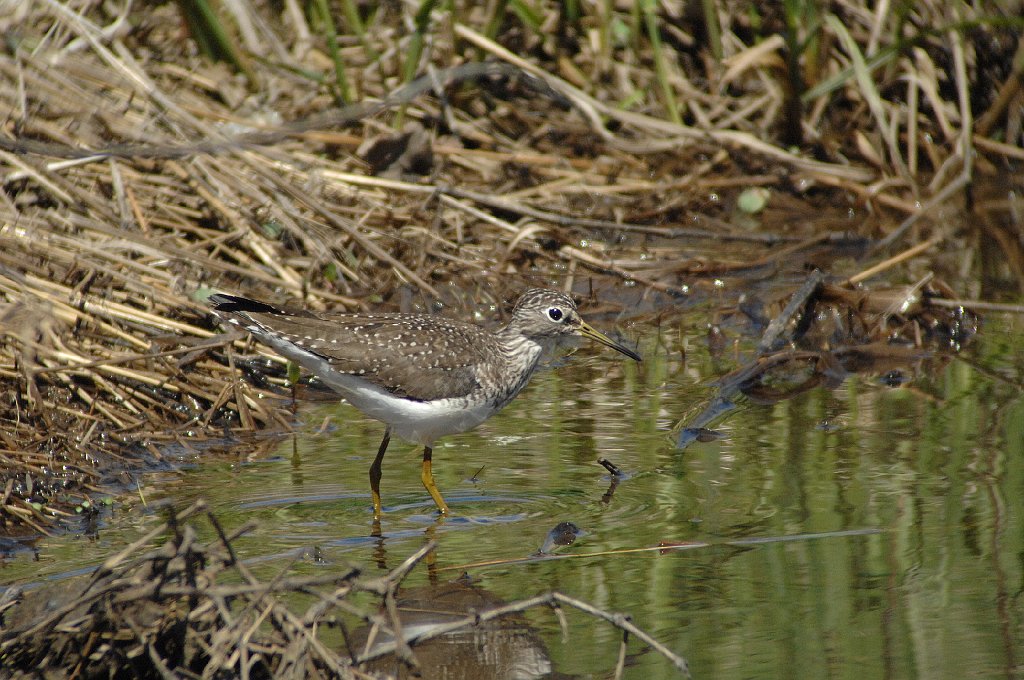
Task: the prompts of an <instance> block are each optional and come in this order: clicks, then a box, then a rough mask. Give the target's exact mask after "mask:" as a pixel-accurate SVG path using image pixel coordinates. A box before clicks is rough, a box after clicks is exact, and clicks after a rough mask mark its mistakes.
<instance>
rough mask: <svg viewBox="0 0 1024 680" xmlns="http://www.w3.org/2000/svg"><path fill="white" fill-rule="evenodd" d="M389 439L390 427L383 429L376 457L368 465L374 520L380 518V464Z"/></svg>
mask: <svg viewBox="0 0 1024 680" xmlns="http://www.w3.org/2000/svg"><path fill="white" fill-rule="evenodd" d="M390 441H391V428H390V427H388V428H385V429H384V441H382V442H381V443H380V448H379V449H377V457H376V458H374V459H373V463H372V464H371V465H370V495H371V496H373V518H374V519H376V520H379V519H380V516H381V507H380V476H381V472H380V464H381V463H382V462H383V461H384V452H385V451H387V450H388V442H390Z"/></svg>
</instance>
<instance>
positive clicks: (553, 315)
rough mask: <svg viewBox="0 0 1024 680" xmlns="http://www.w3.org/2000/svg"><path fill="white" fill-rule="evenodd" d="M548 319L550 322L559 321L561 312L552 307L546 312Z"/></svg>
mask: <svg viewBox="0 0 1024 680" xmlns="http://www.w3.org/2000/svg"><path fill="white" fill-rule="evenodd" d="M548 318H550V319H551V320H552V321H561V320H562V310H561V309H559V308H558V307H552V308H551V309H549V310H548Z"/></svg>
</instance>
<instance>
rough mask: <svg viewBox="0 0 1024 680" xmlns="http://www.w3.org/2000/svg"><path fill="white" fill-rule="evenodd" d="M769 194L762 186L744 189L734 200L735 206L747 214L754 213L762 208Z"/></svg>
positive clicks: (766, 202)
mask: <svg viewBox="0 0 1024 680" xmlns="http://www.w3.org/2000/svg"><path fill="white" fill-rule="evenodd" d="M769 196H771V192H770V191H769V190H768V189H765V188H764V187H751V188H749V189H744V190H743V193H741V194H740V197H739V199H737V201H736V207H738V208H739V209H740V210H741V211H743V212H745V213H747V214H748V215H756V214H757V213H759V212H761V211H762V210H764V207H765V206H766V205H767V204H768V197H769Z"/></svg>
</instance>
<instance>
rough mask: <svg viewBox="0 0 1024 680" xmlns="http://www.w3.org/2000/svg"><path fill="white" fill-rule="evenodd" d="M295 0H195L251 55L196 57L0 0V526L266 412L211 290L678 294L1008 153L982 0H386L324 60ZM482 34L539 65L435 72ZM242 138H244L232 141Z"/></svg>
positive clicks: (408, 302)
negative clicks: (499, 13)
mask: <svg viewBox="0 0 1024 680" xmlns="http://www.w3.org/2000/svg"><path fill="white" fill-rule="evenodd" d="M299 5H300V3H298V2H295V1H294V0H287V1H286V2H284V3H280V4H277V3H275V4H274V6H275V7H281V8H283V11H282V14H281V15H275V14H274V13H273V12H272V10H271V8H270V5H269V4H263V3H258V2H252V3H250V2H232V3H224V4H223V6H222V9H223V13H224V15H223V17H222V19H223V21H224V24H225V26H227V32H228V35H229V36H230V37H232V40H233V42H234V45H235V48H236V49H235V52H236V54H235V56H236V58H237V59H236V63H238V66H239V68H240V69H241V71H240V72H242V73H247V74H248V76H246V75H239V73H240V72H237V71H232V70H231V69H230V68H229V67H228V66H226V65H224V64H223V63H213V62H211V61H209V60H208V59H206V58H204V57H202V56H201V55H199V54H198V53H197V52H196V48H195V46H194V45H195V43H194V42H193V41H192V40H191V39H190V37H189V35H188V34H187V32H186V30H185V28H184V24H183V23H182V21H181V19H180V14H179V10H178V8H177V7H176V6H175V5H171V4H168V5H161V6H151V5H149V4H146V3H136V4H135V6H133V8H132V9H131V11H130V13H123V14H122V13H121V12H122V11H124V12H128V10H121V9H120V8H121V7H123V6H122V5H120V4H118V3H105V4H102V5H100V4H93V3H88V4H86V9H84V10H83V9H81V8H82V7H83V5H82V3H65V2H59V1H58V0H25V1H22V2H15V1H12V0H0V28H2V30H3V31H4V34H5V35H6V36H7V39H8V46H9V49H8V51H7V52H6V53H5V54H4V55H3V56H2V57H0V107H2V110H3V112H4V116H5V118H4V125H3V130H2V133H0V136H2V142H0V148H2V149H6V150H0V183H2V186H3V191H2V192H0V199H2V200H0V333H2V336H0V337H2V346H0V379H2V381H3V386H4V389H3V392H2V394H3V403H2V404H0V456H2V457H3V458H2V460H3V465H2V466H0V475H2V477H0V484H3V495H2V499H0V521H2V525H0V531H6V532H8V533H14V534H16V533H18V532H21V531H24V529H25V527H26V526H28V527H30V528H31V529H33V530H39V531H42V530H44V529H45V528H46V526H47V525H49V524H50V523H52V521H53V520H54V518H55V517H62V516H65V515H73V514H74V513H75V509H76V508H80V507H81V505H80V504H81V502H82V500H83V499H84V498H85V497H86V495H87V494H88V493H89V492H90V491H91V490H92V489H93V488H94V486H95V485H96V483H97V482H98V480H99V479H100V477H101V475H102V474H103V473H104V471H105V470H110V469H119V468H121V467H124V466H126V465H127V466H130V465H132V464H144V461H145V460H146V456H155V457H159V455H160V449H161V443H162V442H168V441H186V440H192V441H194V440H195V438H202V437H210V436H220V435H221V434H222V433H223V429H222V428H224V427H230V428H233V430H234V431H236V432H237V431H239V430H253V429H263V428H268V427H270V428H275V427H281V428H284V427H287V426H288V422H289V419H288V413H287V411H286V410H285V409H284V406H286V404H285V403H284V402H274V401H271V402H269V403H268V402H267V400H260V399H256V398H254V394H255V392H256V391H257V389H258V388H257V387H254V386H252V385H251V384H249V383H242V382H239V381H238V380H236V375H237V373H236V372H235V371H234V370H233V366H232V365H233V363H234V354H233V352H232V351H231V350H230V349H229V347H230V343H231V342H233V341H239V339H238V338H233V337H226V336H222V335H216V336H215V335H214V331H213V328H212V326H211V324H210V321H209V319H208V318H207V315H206V314H205V311H204V305H203V304H202V301H201V298H202V296H203V293H204V292H206V291H208V290H210V289H222V290H228V291H237V292H244V293H246V294H252V295H255V296H257V297H264V298H268V299H270V300H276V301H280V300H283V299H290V300H292V301H294V300H296V299H297V300H300V301H301V302H302V303H304V304H306V305H308V306H311V307H316V308H324V307H328V306H331V307H337V306H345V307H349V308H353V307H358V306H371V305H383V306H387V307H390V308H403V309H437V308H439V307H441V306H445V307H448V308H450V309H452V312H451V313H453V314H460V313H466V310H467V308H468V307H470V306H477V305H484V306H486V305H488V304H490V305H494V306H495V307H498V308H500V306H501V302H502V300H504V299H507V298H508V297H510V296H511V295H512V293H513V292H514V290H516V289H518V288H520V287H522V286H524V285H526V284H528V283H544V284H548V285H556V286H559V287H563V288H565V289H575V290H577V291H594V290H602V289H606V288H607V287H608V286H610V285H613V284H615V283H616V282H621V281H627V282H629V284H630V286H631V288H629V291H631V292H630V293H629V295H632V296H633V300H631V302H635V301H636V299H638V298H639V297H641V296H645V295H655V294H664V295H669V296H678V295H682V294H684V292H683V291H684V290H686V291H689V294H693V293H694V291H698V292H699V290H701V289H702V287H703V286H705V285H706V286H707V287H711V286H712V284H711V283H710V280H709V279H706V278H702V277H711V276H724V275H730V274H734V275H740V274H742V272H744V271H749V270H750V269H751V268H752V267H760V268H768V269H772V268H775V269H782V268H784V267H792V266H794V264H796V265H797V266H799V264H800V263H801V262H802V260H801V258H802V257H803V256H806V255H807V254H808V253H815V254H817V256H818V257H819V260H820V259H821V258H822V257H825V256H824V255H822V253H827V252H828V250H829V249H830V247H831V245H833V244H834V243H836V242H837V241H842V242H849V241H851V240H853V241H858V240H860V241H862V242H863V244H864V245H867V246H869V247H874V248H878V249H885V248H889V247H891V246H901V245H903V246H905V245H907V243H906V242H907V241H909V242H911V243H913V242H917V241H920V240H923V239H922V236H924V235H929V236H935V237H936V238H935V240H934V241H933V242H932V243H933V245H937V244H938V243H940V242H942V240H943V239H951V238H954V237H955V236H956V232H955V230H954V229H953V226H954V224H955V223H953V222H951V221H950V220H948V219H943V220H941V221H939V220H936V221H935V222H931V221H930V219H931V218H932V217H933V216H935V215H938V214H940V213H939V212H938V210H940V209H942V210H948V206H950V205H954V206H955V205H958V204H960V203H962V202H963V198H964V197H965V196H966V195H967V190H968V189H969V188H970V187H971V186H972V185H971V182H972V180H976V178H977V177H978V176H979V175H981V174H986V173H988V174H991V173H994V172H996V171H997V170H998V169H1000V168H1002V167H1005V165H1006V164H1008V163H1011V162H1017V161H1019V160H1020V159H1021V156H1022V155H1024V154H1022V152H1021V150H1020V147H1019V141H1020V138H1021V132H1022V130H1021V119H1020V118H1021V107H1020V105H1019V101H1020V96H1021V95H1020V93H1019V91H1017V90H1015V89H1014V84H1015V83H1018V82H1019V78H1018V74H1019V70H1020V65H1019V64H1018V63H1017V62H1019V61H1020V60H1019V59H1016V61H1015V59H1014V55H1015V54H1016V52H1017V32H1016V28H1017V25H1016V24H1014V23H1013V22H1012V21H1011V20H1009V19H1006V18H1004V17H1006V16H1008V13H1004V11H1003V10H1002V8H1001V6H1000V5H998V4H996V3H982V4H980V5H978V4H975V5H971V6H968V5H966V4H963V5H961V4H952V5H950V4H948V3H913V4H912V5H906V4H904V5H891V4H886V3H882V4H879V5H877V7H878V9H877V10H875V9H873V6H871V5H868V4H867V3H862V4H859V3H856V2H843V3H835V4H832V5H829V6H828V7H827V8H825V9H820V10H814V8H808V9H807V10H806V11H807V13H806V14H805V15H801V16H798V17H784V16H781V15H779V16H776V15H772V14H766V15H764V16H761V17H759V18H758V21H757V22H754V21H753V18H752V17H751V15H750V14H749V12H747V9H746V5H743V6H742V7H740V6H739V5H737V6H736V7H733V6H732V5H730V4H729V3H722V4H720V5H718V6H717V17H716V21H714V22H709V21H708V17H703V18H702V17H692V16H688V15H676V14H675V13H674V10H672V9H671V5H670V4H666V5H664V6H660V5H659V6H657V7H655V10H656V11H654V12H653V13H648V14H643V13H642V12H640V10H639V9H637V8H639V7H641V6H644V7H646V4H643V3H641V4H640V5H637V6H636V7H634V6H632V5H628V4H616V3H580V7H581V8H582V13H581V15H580V16H578V17H567V16H566V15H565V14H564V12H563V10H564V9H565V8H566V7H567V6H568V5H558V4H553V3H543V4H538V5H537V6H536V9H537V22H536V25H535V26H534V25H533V24H531V23H530V22H529V21H527V19H526V18H524V17H522V16H516V15H514V14H513V13H512V12H511V10H510V13H509V14H507V15H506V16H505V17H504V19H500V20H496V19H495V17H493V16H490V15H487V14H486V13H485V12H484V10H483V9H482V8H480V7H478V6H477V5H476V4H474V3H467V4H466V5H457V6H456V9H455V10H454V11H453V12H446V11H441V10H437V11H435V12H433V13H432V14H430V15H429V16H428V17H427V19H429V21H427V22H426V23H423V22H422V21H421V22H420V23H419V24H416V22H415V21H413V19H414V16H413V14H414V11H415V10H414V8H412V6H411V5H409V4H408V3H406V4H402V5H400V4H384V5H382V6H381V9H380V10H379V11H378V12H377V13H376V14H373V15H371V16H364V17H363V19H364V20H365V26H364V27H363V29H362V30H363V31H364V32H363V33H362V34H361V35H353V34H346V32H345V31H344V30H342V31H341V33H340V35H339V37H338V50H337V51H336V53H335V56H336V57H337V58H336V59H334V58H331V57H330V56H329V55H330V54H331V53H332V52H331V49H329V44H328V41H327V40H326V39H325V38H323V37H322V36H324V35H327V33H325V32H324V30H323V27H322V26H320V25H317V24H316V22H312V23H311V22H310V20H309V18H308V17H306V16H305V15H304V14H303V13H302V11H301V8H300V6H299ZM495 6H500V7H504V4H503V3H497V5H495ZM336 9H338V10H339V16H340V15H341V12H340V8H336ZM634 9H636V11H634ZM812 10H814V11H812ZM826 10H827V11H826ZM397 12H401V13H402V14H401V15H400V14H398V13H397ZM421 19H422V17H421ZM787 21H789V22H790V24H791V25H792V30H791V31H789V33H786V32H784V31H783V30H782V28H783V27H784V26H785V25H786V22H787ZM339 22H340V20H339ZM341 23H345V22H341ZM410 25H416V26H419V32H418V31H417V30H410V29H409V26H410ZM712 25H714V26H715V27H716V30H718V31H719V32H710V33H709V32H708V28H709V26H712ZM488 26H493V27H495V29H496V30H495V31H494V32H493V33H490V35H493V36H494V37H488V35H489V32H488V29H487V27H488ZM652 28H653V29H655V30H654V33H656V37H657V39H656V40H652V37H655V36H654V34H652V33H651V29H652ZM787 36H788V37H789V38H790V40H789V41H787V39H786V38H787ZM417 44H420V45H423V49H422V51H420V52H417V50H416V45H417ZM410 55H412V57H410ZM479 59H486V60H490V61H492V62H497V63H501V64H505V65H508V66H511V67H515V68H517V69H520V70H521V71H523V72H524V73H528V74H532V75H533V77H534V78H536V79H539V81H540V82H541V83H543V86H541V87H538V86H537V85H536V81H529V80H524V79H522V78H515V77H512V78H509V77H500V78H494V77H490V76H488V77H483V78H478V79H474V80H473V81H472V82H468V83H463V84H461V85H455V86H444V87H441V86H439V87H437V88H433V87H429V86H430V85H432V84H433V81H432V80H431V78H433V77H436V78H437V79H438V82H439V83H443V81H444V78H443V77H442V76H437V74H436V73H435V75H434V76H432V75H431V73H432V69H444V68H447V67H450V66H453V65H456V64H460V63H465V62H467V61H474V60H479ZM238 60H241V61H238ZM410 62H411V67H412V68H411V71H412V72H415V73H417V74H426V75H425V76H424V77H425V78H426V80H424V81H420V84H421V85H422V84H426V85H427V86H428V87H426V88H425V89H427V90H430V91H431V92H430V93H429V94H428V96H417V97H415V98H412V99H411V100H409V101H404V100H403V101H401V102H396V104H397V105H396V106H394V107H389V109H390V110H389V112H387V113H381V112H379V111H376V110H373V111H372V113H373V115H367V113H368V112H367V110H365V109H360V108H357V109H338V107H337V105H336V99H335V98H336V96H339V95H340V94H341V91H340V90H339V89H338V86H337V83H338V82H339V81H338V80H336V79H335V78H334V75H333V73H332V65H333V64H336V63H341V64H343V65H344V70H345V74H346V78H345V79H344V83H345V89H347V90H349V91H350V92H349V95H350V96H352V97H353V98H354V99H356V100H359V101H366V100H370V99H372V98H378V99H380V98H386V97H388V96H389V95H391V94H393V93H394V92H395V91H397V90H399V88H400V87H401V86H402V84H403V83H404V82H405V80H406V79H405V77H404V76H403V73H407V72H409V71H410ZM443 73H444V72H442V75H443ZM310 74H314V75H316V76H317V77H316V78H314V77H311V75H310ZM531 82H533V84H532V85H531ZM435 90H436V91H435ZM324 115H326V116H327V117H328V118H333V121H334V123H338V122H345V123H346V125H345V126H339V125H334V126H321V125H319V123H322V122H323V121H324V118H317V117H315V116H324ZM310 117H313V118H312V121H313V123H314V124H302V123H301V121H305V120H310ZM975 121H978V123H977V125H976V124H975ZM296 123H297V124H296ZM293 124H295V125H293ZM396 128H398V131H397V132H396ZM254 130H255V131H256V133H253V131H254ZM267 130H269V132H266V131H267ZM246 134H250V135H252V134H255V135H256V136H257V137H258V138H259V139H260V141H261V143H260V144H253V143H252V142H253V138H252V137H249V138H246V143H244V144H243V143H234V142H232V141H231V140H239V138H244V136H245V135H246ZM25 140H30V141H32V142H34V143H36V144H37V146H34V147H32V148H28V147H26V146H25V145H24V144H22V143H21V142H23V141H25ZM125 145H127V146H125ZM197 145H199V146H198V147H197ZM112 146H115V147H116V149H115V151H116V152H117V153H116V154H114V155H109V154H108V155H99V156H93V157H85V158H65V157H67V156H76V155H78V156H80V155H82V154H81V150H82V149H88V150H100V149H107V148H110V147H112ZM199 147H202V149H203V150H204V151H203V152H199ZM146 149H148V150H149V151H148V152H146ZM214 150H215V152H211V151H214ZM26 151H34V152H33V153H25V152H26ZM40 152H42V153H40ZM750 189H770V190H771V193H770V195H771V200H770V201H769V203H768V207H767V208H765V210H764V211H763V212H760V213H755V214H754V215H753V216H752V219H754V220H755V221H756V222H757V223H758V224H760V225H761V228H760V229H757V230H754V231H751V230H750V229H747V228H742V227H737V226H733V224H732V222H733V221H734V220H733V213H732V212H731V211H732V207H733V205H734V203H735V199H736V197H737V196H738V195H739V194H741V192H742V191H744V190H750ZM794 198H798V199H799V203H797V201H795V200H794ZM850 211H854V212H856V214H857V215H859V216H862V219H859V220H856V221H851V220H849V218H848V213H849V212H850ZM948 214H949V213H948V212H947V213H946V215H948ZM1009 242H1011V243H1012V238H1010V239H1009ZM722 244H727V245H728V246H729V248H728V250H723V249H722ZM780 246H783V247H780ZM1009 259H1010V261H1011V262H1012V261H1014V260H1013V256H1012V254H1011V256H1010V258H1009ZM1022 261H1024V259H1022V258H1018V259H1017V260H1016V262H1017V264H1018V266H1019V265H1020V262H1022ZM853 273H854V272H847V273H845V274H843V277H844V278H845V277H846V276H849V275H850V274H853ZM705 282H707V283H705ZM456 291H458V292H456ZM616 299H623V298H622V297H621V296H620V297H617V298H616ZM236 347H237V345H236ZM280 383H281V384H283V379H282V380H281V381H280ZM268 389H269V388H268ZM212 426H216V427H217V428H221V429H215V428H214V427H212ZM139 461H143V462H141V463H140V462H139Z"/></svg>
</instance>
